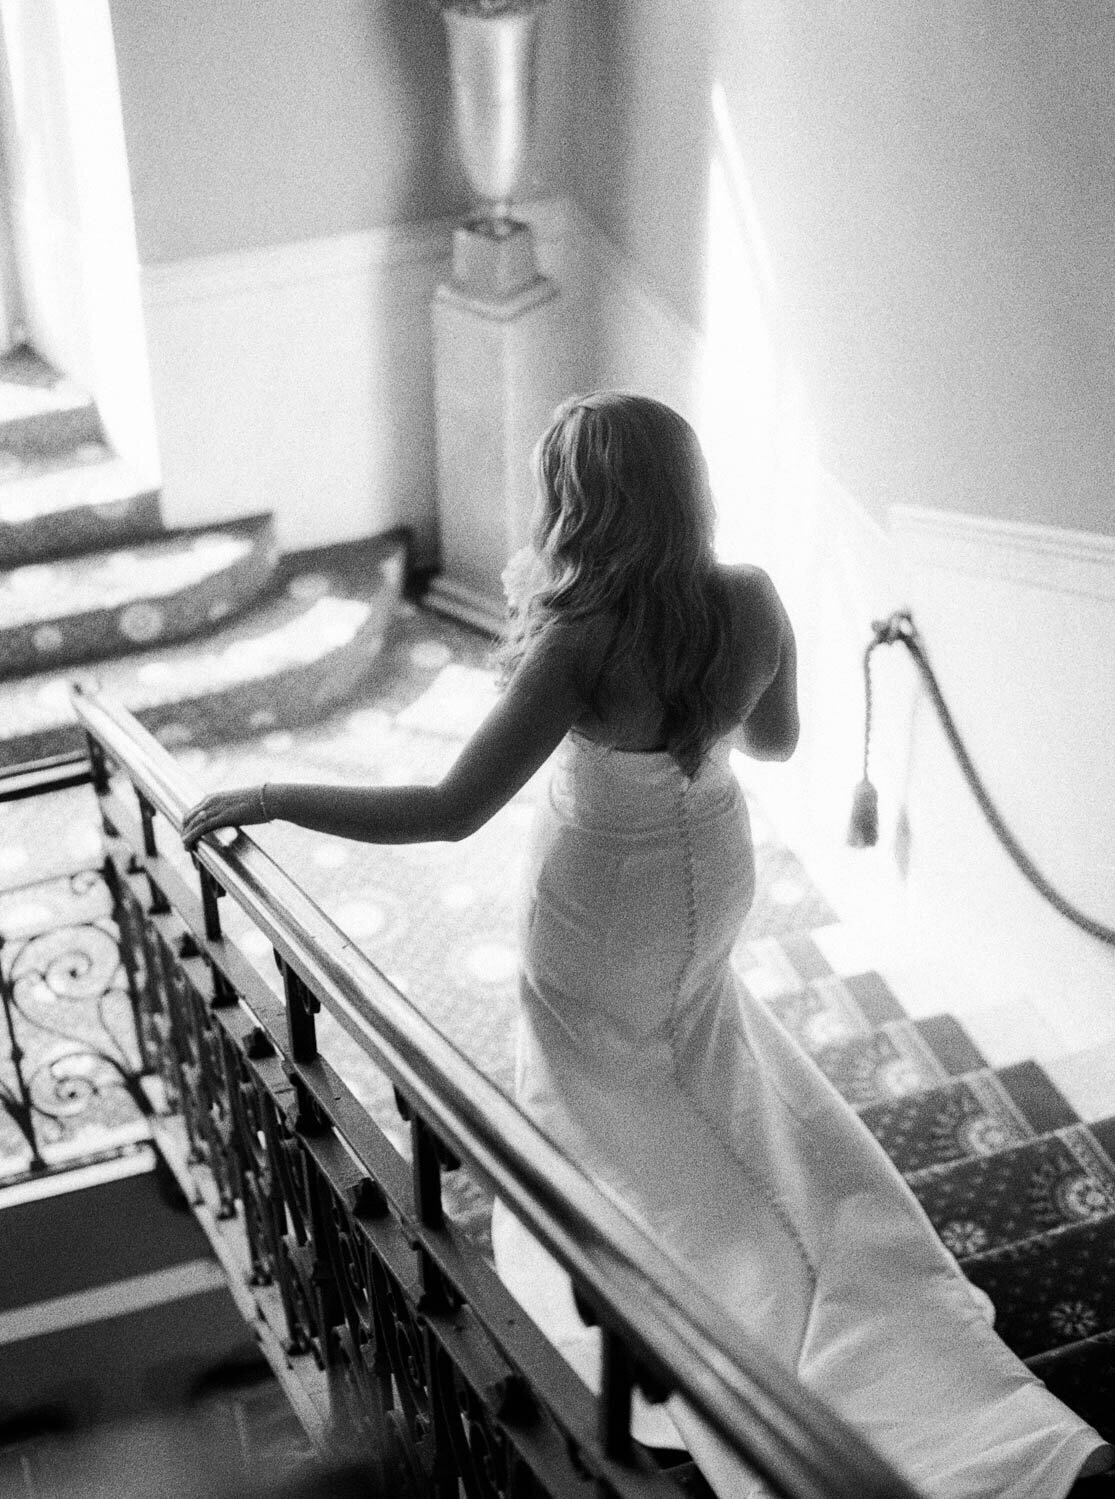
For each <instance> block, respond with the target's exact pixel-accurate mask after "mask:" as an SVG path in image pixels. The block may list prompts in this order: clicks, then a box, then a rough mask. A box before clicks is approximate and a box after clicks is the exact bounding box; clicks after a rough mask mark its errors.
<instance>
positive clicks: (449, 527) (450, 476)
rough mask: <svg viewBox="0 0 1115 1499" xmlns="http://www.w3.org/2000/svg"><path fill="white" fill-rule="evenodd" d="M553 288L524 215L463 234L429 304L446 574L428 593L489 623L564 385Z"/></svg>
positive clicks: (522, 533)
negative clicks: (540, 446)
mask: <svg viewBox="0 0 1115 1499" xmlns="http://www.w3.org/2000/svg"><path fill="white" fill-rule="evenodd" d="M556 297H557V288H556V286H555V285H554V284H553V282H552V281H549V280H547V279H546V278H545V277H544V276H541V275H539V273H538V270H537V266H536V263H535V259H534V252H533V245H532V242H531V232H530V229H529V227H528V226H527V225H526V224H517V223H512V222H510V221H505V222H504V224H503V225H502V226H492V225H469V226H466V227H463V228H460V229H458V230H457V231H456V233H455V235H454V243H453V275H452V279H451V280H450V281H448V282H446V283H443V284H442V285H441V286H439V287H438V289H437V292H436V293H435V295H434V301H433V309H432V315H433V331H434V382H435V401H436V407H437V469H438V526H439V545H440V568H441V571H440V573H439V574H438V576H437V577H435V579H434V581H433V582H432V583H431V585H430V588H429V590H428V591H427V594H426V599H425V602H426V603H427V604H428V605H429V606H430V607H431V608H434V609H436V610H438V611H439V612H440V613H443V614H448V615H451V616H452V617H454V618H456V619H461V620H464V621H465V622H466V623H468V624H471V625H476V626H479V627H480V628H482V629H489V630H493V631H495V630H498V629H499V627H500V625H501V623H502V621H503V615H504V600H503V589H502V586H501V584H500V573H501V572H502V571H503V568H504V566H505V565H506V562H507V559H508V557H510V556H511V554H512V553H513V552H516V551H518V549H519V548H520V547H521V546H524V545H525V544H526V541H527V539H528V531H529V522H530V513H531V510H532V508H533V503H534V495H533V486H532V480H531V475H530V453H531V449H532V448H533V446H534V443H535V442H536V441H537V439H538V436H539V434H540V433H541V431H542V429H543V428H544V427H545V425H546V423H547V421H548V419H549V416H550V413H551V412H552V410H553V408H554V406H555V405H556V404H557V403H558V401H559V400H561V398H562V396H563V395H564V394H565V393H566V384H567V381H566V375H565V370H564V366H565V364H566V360H565V358H564V356H563V353H562V350H563V346H564V340H563V339H562V337H561V329H560V326H559V315H558V312H557V310H556V309H557V307H558V306H559V305H560V304H559V303H556V302H555V298H556Z"/></svg>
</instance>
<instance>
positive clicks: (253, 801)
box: [182, 786, 271, 853]
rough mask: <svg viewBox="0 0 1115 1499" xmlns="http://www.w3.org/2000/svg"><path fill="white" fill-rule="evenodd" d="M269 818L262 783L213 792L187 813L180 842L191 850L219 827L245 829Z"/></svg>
mask: <svg viewBox="0 0 1115 1499" xmlns="http://www.w3.org/2000/svg"><path fill="white" fill-rule="evenodd" d="M270 820H271V818H270V815H269V813H268V810H267V805H266V798H265V795H264V790H263V787H262V786H240V787H238V788H236V789H235V790H232V791H212V792H210V794H209V795H208V796H203V797H202V799H201V801H199V802H198V804H197V806H196V807H191V808H190V810H189V811H188V812H187V813H186V817H185V821H184V822H183V824H182V842H183V843H184V844H185V845H186V847H187V848H188V849H189V850H190V851H191V853H192V852H193V849H194V846H195V844H196V843H197V841H198V839H199V838H203V837H204V836H205V834H206V833H215V832H216V831H217V829H218V828H246V827H249V826H250V825H251V824H252V823H255V822H270Z"/></svg>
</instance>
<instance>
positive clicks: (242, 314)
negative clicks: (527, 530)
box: [143, 202, 591, 561]
mask: <svg viewBox="0 0 1115 1499" xmlns="http://www.w3.org/2000/svg"><path fill="white" fill-rule="evenodd" d="M522 211H523V212H524V213H525V214H526V215H527V216H528V217H530V218H531V219H532V220H533V221H534V223H535V230H536V235H537V237H538V248H539V253H540V260H541V262H542V265H543V269H544V270H546V271H547V272H549V273H551V274H553V275H554V276H555V277H556V279H557V280H558V282H559V284H560V285H563V286H566V290H567V292H570V288H569V287H568V286H567V285H566V283H567V282H568V280H569V277H568V274H567V269H566V266H565V262H564V258H563V257H564V246H565V240H566V232H565V226H566V218H567V216H566V213H565V210H564V206H563V205H562V204H561V203H560V202H556V203H554V202H551V203H538V204H531V205H524V206H523V210H522ZM453 223H454V221H453V220H450V219H446V220H435V221H430V222H427V223H425V224H419V225H410V226H407V225H401V226H397V227H394V228H384V229H378V230H369V231H365V232H363V233H360V234H348V235H337V236H331V237H327V238H319V239H314V240H310V241H306V242H302V243H296V244H289V245H278V246H271V247H268V248H264V249H255V250H241V251H238V252H236V253H235V254H229V255H215V256H203V257H198V258H195V259H189V260H183V261H177V262H174V263H170V264H166V265H157V266H148V267H146V268H145V269H144V271H143V304H144V316H145V321H146V325H147V334H148V342H149V347H150V351H151V375H152V382H153V387H154V393H155V407H156V412H157V414H158V424H159V433H160V445H161V454H162V464H163V513H164V516H165V518H166V520H167V521H168V523H170V524H177V525H185V524H202V523H205V522H208V521H218V520H226V519H229V518H231V517H233V516H237V515H244V514H247V513H249V512H252V511H256V510H270V511H273V512H274V514H275V520H276V525H277V528H278V535H279V542H280V546H281V547H282V548H283V549H284V550H291V549H296V548H300V547H310V546H319V545H323V544H326V543H330V542H337V541H344V540H348V539H352V538H357V537H363V536H370V535H375V534H376V533H378V532H381V531H385V530H387V529H389V528H390V527H392V526H395V525H409V526H412V527H413V528H414V533H415V540H416V545H417V556H418V560H419V561H432V560H433V558H434V556H435V554H436V503H435V500H436V455H435V445H434V444H435V432H434V394H433V348H432V331H431V321H430V303H431V300H432V297H433V294H434V290H435V288H436V286H437V284H438V282H439V281H441V280H444V279H445V278H446V277H447V276H448V274H449V250H450V237H451V234H452V229H453ZM572 301H573V298H572V295H571V294H570V295H567V297H566V300H565V302H563V304H562V306H563V307H566V306H568V307H569V308H570V314H569V315H570V316H571V317H572V316H573V311H572ZM579 321H580V320H579V319H578V322H579ZM574 343H575V341H574ZM590 383H591V382H590ZM509 397H510V399H514V392H510V393H509ZM524 478H525V475H524Z"/></svg>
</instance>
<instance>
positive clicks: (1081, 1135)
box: [908, 1124, 1115, 1257]
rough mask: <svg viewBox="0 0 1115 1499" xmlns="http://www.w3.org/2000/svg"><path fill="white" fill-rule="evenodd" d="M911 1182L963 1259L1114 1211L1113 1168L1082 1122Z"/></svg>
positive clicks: (924, 1174)
mask: <svg viewBox="0 0 1115 1499" xmlns="http://www.w3.org/2000/svg"><path fill="white" fill-rule="evenodd" d="M908 1180H909V1183H910V1186H911V1188H912V1189H913V1191H914V1193H915V1195H916V1196H917V1198H918V1200H919V1202H920V1203H921V1205H922V1207H923V1208H924V1209H925V1211H926V1212H927V1214H928V1215H929V1218H930V1221H931V1222H932V1224H933V1226H934V1228H935V1229H936V1230H937V1232H938V1234H939V1235H940V1237H941V1239H942V1241H943V1242H944V1244H945V1245H946V1246H947V1247H948V1248H949V1249H950V1250H952V1252H953V1253H954V1254H955V1255H958V1256H960V1257H963V1256H966V1255H973V1254H979V1253H982V1252H984V1251H985V1250H989V1249H998V1248H1004V1247H1006V1246H1007V1245H1008V1244H1016V1243H1021V1242H1024V1241H1025V1240H1027V1239H1030V1238H1036V1237H1040V1236H1041V1235H1042V1234H1044V1233H1047V1232H1049V1231H1050V1230H1052V1229H1056V1228H1064V1227H1067V1226H1069V1225H1070V1224H1073V1223H1080V1222H1085V1221H1088V1220H1090V1219H1091V1218H1093V1217H1095V1216H1096V1215H1097V1214H1102V1213H1108V1212H1115V1165H1113V1163H1112V1162H1111V1160H1110V1159H1109V1157H1108V1156H1107V1155H1106V1153H1105V1152H1104V1151H1103V1150H1102V1149H1100V1148H1099V1146H1098V1144H1097V1142H1096V1140H1095V1137H1094V1136H1093V1135H1092V1133H1091V1131H1090V1130H1089V1129H1088V1126H1087V1125H1084V1124H1078V1125H1071V1126H1069V1127H1068V1128H1067V1129H1063V1130H1057V1131H1054V1132H1051V1133H1049V1134H1044V1135H1038V1136H1036V1137H1035V1138H1034V1139H1032V1140H1028V1141H1026V1142H1025V1143H1024V1144H1021V1145H1015V1146H1011V1147H1008V1148H1007V1149H1005V1150H1001V1151H997V1152H995V1153H994V1154H993V1155H987V1156H978V1157H974V1158H969V1159H967V1160H964V1161H956V1162H952V1163H950V1164H948V1165H945V1166H934V1167H930V1168H929V1169H928V1170H926V1171H921V1172H916V1173H914V1174H912V1175H911V1176H910V1177H909V1178H908Z"/></svg>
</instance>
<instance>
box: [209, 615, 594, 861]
mask: <svg viewBox="0 0 1115 1499" xmlns="http://www.w3.org/2000/svg"><path fill="white" fill-rule="evenodd" d="M578 634H579V632H578V631H577V630H576V629H575V628H574V627H567V626H562V625H558V626H556V627H553V628H551V629H550V630H548V631H547V632H546V635H545V637H544V638H543V639H542V640H540V641H538V642H537V643H536V645H535V646H534V648H533V649H532V650H531V651H530V652H529V653H528V654H527V655H526V656H525V657H524V659H523V661H522V662H521V663H520V665H519V667H518V669H517V670H516V672H515V675H514V676H513V677H512V679H511V681H510V682H509V683H508V684H507V687H506V688H505V689H504V691H503V693H502V694H501V696H500V699H499V701H498V702H497V703H496V705H495V707H494V708H493V709H492V711H491V712H490V713H489V714H488V716H487V718H485V720H484V722H483V723H482V724H481V725H480V727H479V729H477V731H476V733H475V734H474V735H473V736H472V738H471V739H470V740H469V742H468V743H467V744H466V745H465V747H464V749H463V750H462V751H461V753H460V755H459V756H458V757H457V759H456V761H455V762H454V764H453V766H452V768H451V769H450V770H449V771H448V773H447V774H446V775H445V776H444V778H443V779H442V780H441V781H440V782H439V783H438V784H437V785H434V786H421V785H416V786H374V787H373V786H340V785H319V784H314V783H309V782H294V781H268V782H267V783H266V786H265V787H260V786H246V787H240V788H237V789H235V790H231V791H216V792H213V793H211V794H210V795H209V796H206V797H204V798H203V799H202V800H201V801H200V802H198V804H197V805H196V806H195V807H192V808H191V809H190V811H189V812H187V814H186V818H185V822H184V823H183V827H182V840H183V842H184V843H185V845H186V847H187V848H189V849H192V848H193V847H194V845H195V844H196V843H197V841H198V839H199V838H202V837H204V836H205V834H206V833H212V832H214V831H215V830H216V829H218V828H226V827H247V826H249V825H251V824H253V823H259V822H267V821H269V820H272V819H279V820H282V821H284V822H294V823H297V824H298V825H299V826H300V827H304V828H311V829H313V830H315V831H317V832H320V833H333V834H336V835H337V836H339V837H341V838H354V839H357V840H359V841H360V842H364V843H436V842H441V841H449V842H456V841H458V840H459V839H461V838H467V837H468V835H469V834H470V833H474V832H475V831H476V830H477V828H480V827H482V826H483V825H484V823H486V822H487V821H488V819H489V818H490V817H492V816H493V815H494V814H495V813H496V812H498V811H499V809H500V808H501V807H502V806H504V805H505V803H507V802H509V801H510V800H511V798H512V797H513V796H514V795H515V793H516V792H517V791H519V790H520V789H521V787H523V786H524V785H525V784H526V782H527V781H528V780H529V779H530V777H531V776H532V775H533V774H534V772H535V771H536V770H537V769H538V767H539V766H540V765H541V764H542V762H543V761H544V760H545V759H546V758H547V757H548V756H549V755H550V754H551V753H552V752H553V750H554V749H555V748H556V747H557V745H558V744H559V743H560V741H561V740H562V738H563V737H564V736H565V734H566V732H567V731H568V730H569V728H571V727H572V725H573V724H574V723H575V722H576V720H577V719H578V718H579V717H580V716H581V714H582V713H583V712H584V708H585V703H584V696H583V692H582V688H581V686H580V678H581V673H580V670H579V665H580V660H581V656H582V652H581V651H580V650H579V649H578V640H577V636H578Z"/></svg>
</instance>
